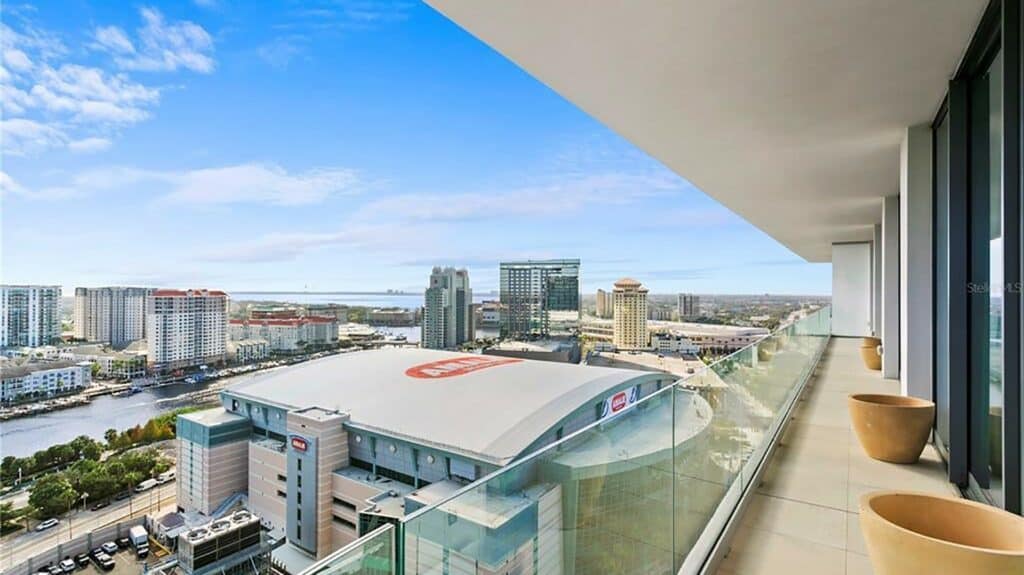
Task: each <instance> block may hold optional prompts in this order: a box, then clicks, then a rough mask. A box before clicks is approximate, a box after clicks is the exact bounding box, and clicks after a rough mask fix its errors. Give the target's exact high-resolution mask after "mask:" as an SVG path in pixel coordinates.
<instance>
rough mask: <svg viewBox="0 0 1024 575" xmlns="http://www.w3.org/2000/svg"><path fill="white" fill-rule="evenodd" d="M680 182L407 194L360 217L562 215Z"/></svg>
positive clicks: (575, 181)
mask: <svg viewBox="0 0 1024 575" xmlns="http://www.w3.org/2000/svg"><path fill="white" fill-rule="evenodd" d="M680 187H681V182H680V181H679V180H678V179H677V178H672V177H668V176H663V175H656V174H646V173H639V174H637V173H626V172H612V173H605V174H592V175H586V176H574V175H570V176H564V177H560V178H555V179H554V180H553V181H549V182H547V183H543V184H539V185H529V186H522V187H517V188H512V189H508V190H498V191H484V192H473V193H463V194H415V195H413V194H403V195H398V196H391V197H388V198H384V199H381V200H377V201H374V202H371V203H369V204H367V205H365V206H363V207H362V208H360V209H359V211H358V213H357V214H356V217H358V218H363V219H372V218H376V217H380V216H382V215H383V216H384V217H387V218H397V219H402V220H406V221H412V222H457V221H465V220H480V219H487V218H509V217H515V216H560V215H564V214H568V213H574V212H578V211H580V210H582V209H583V208H585V207H587V206H588V205H591V206H593V205H615V204H620V205H621V204H628V203H631V202H633V201H636V200H639V199H642V198H647V197H652V196H656V195H664V194H669V193H674V192H676V191H678V190H679V189H680Z"/></svg>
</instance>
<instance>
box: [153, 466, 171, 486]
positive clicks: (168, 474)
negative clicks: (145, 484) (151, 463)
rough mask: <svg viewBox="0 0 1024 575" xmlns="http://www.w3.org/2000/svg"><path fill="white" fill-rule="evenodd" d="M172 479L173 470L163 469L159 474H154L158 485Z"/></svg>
mask: <svg viewBox="0 0 1024 575" xmlns="http://www.w3.org/2000/svg"><path fill="white" fill-rule="evenodd" d="M171 481H174V470H173V469H171V470H169V471H164V472H163V473H161V474H160V475H157V476H156V482H157V483H158V484H160V485H163V484H164V483H169V482H171Z"/></svg>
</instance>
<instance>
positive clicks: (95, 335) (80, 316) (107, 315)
mask: <svg viewBox="0 0 1024 575" xmlns="http://www.w3.org/2000/svg"><path fill="white" fill-rule="evenodd" d="M151 293H153V289H152V288H139V287H101V288H75V337H76V338H78V339H84V340H85V341H102V342H107V343H109V344H110V345H112V346H114V347H124V346H126V345H128V344H129V343H131V342H133V341H138V340H140V339H144V338H145V337H146V299H147V298H148V297H149V295H150V294H151Z"/></svg>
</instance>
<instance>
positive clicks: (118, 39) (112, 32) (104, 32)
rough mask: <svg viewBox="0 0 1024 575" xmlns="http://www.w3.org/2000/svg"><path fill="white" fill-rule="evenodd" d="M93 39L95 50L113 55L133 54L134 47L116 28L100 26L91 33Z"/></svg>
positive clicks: (120, 30) (122, 32)
mask: <svg viewBox="0 0 1024 575" xmlns="http://www.w3.org/2000/svg"><path fill="white" fill-rule="evenodd" d="M93 37H94V38H95V39H96V43H95V44H94V47H95V48H98V49H102V50H107V51H109V52H112V53H115V54H132V53H134V52H135V46H134V45H133V44H132V41H131V40H129V39H128V35H127V34H125V33H124V30H122V29H120V28H118V27H117V26H100V27H99V28H97V29H96V31H95V32H94V33H93Z"/></svg>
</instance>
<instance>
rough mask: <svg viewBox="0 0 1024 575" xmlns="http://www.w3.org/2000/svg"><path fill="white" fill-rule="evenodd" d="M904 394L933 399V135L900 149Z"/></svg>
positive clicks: (908, 138)
mask: <svg viewBox="0 0 1024 575" xmlns="http://www.w3.org/2000/svg"><path fill="white" fill-rule="evenodd" d="M900 304H901V306H900V339H901V348H902V352H903V354H902V358H901V359H900V390H901V391H902V393H903V394H904V395H912V396H914V397H921V398H925V399H931V398H932V336H933V328H932V321H933V320H932V130H931V127H930V126H929V125H927V124H919V125H916V126H911V127H909V128H907V131H906V134H905V135H904V137H903V142H902V144H901V145H900Z"/></svg>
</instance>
